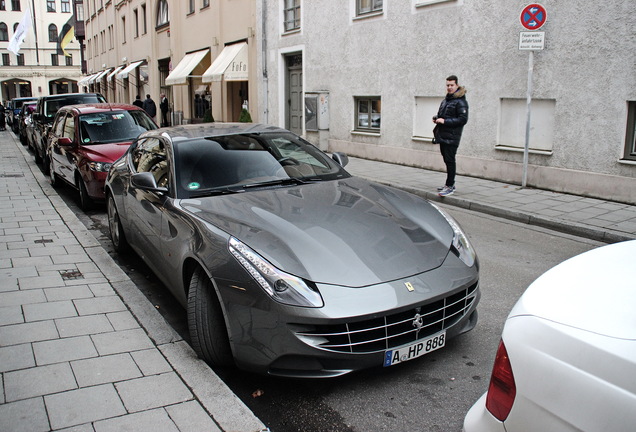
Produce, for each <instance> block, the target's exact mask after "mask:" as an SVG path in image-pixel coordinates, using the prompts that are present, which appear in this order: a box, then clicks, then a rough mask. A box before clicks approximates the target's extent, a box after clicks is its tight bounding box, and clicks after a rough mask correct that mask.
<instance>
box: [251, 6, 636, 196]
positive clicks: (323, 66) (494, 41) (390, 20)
mask: <svg viewBox="0 0 636 432" xmlns="http://www.w3.org/2000/svg"><path fill="white" fill-rule="evenodd" d="M283 3H284V2H283V1H282V0H279V1H274V2H267V5H266V6H265V7H266V16H267V17H268V18H267V28H266V30H267V31H266V33H267V35H268V38H267V41H266V43H267V48H266V51H265V56H266V59H265V60H266V67H267V71H268V78H269V79H268V87H269V91H268V98H267V101H266V102H265V101H264V103H266V104H267V105H266V106H264V107H263V108H262V110H263V111H264V112H267V113H268V114H269V122H270V123H274V124H278V125H284V122H285V119H284V115H285V114H284V113H285V103H286V100H285V97H284V94H285V92H284V86H285V85H286V84H285V82H284V75H285V70H284V69H285V67H284V63H283V62H282V61H281V58H282V56H283V54H284V53H285V52H286V51H287V50H289V49H295V48H294V47H302V52H303V81H304V91H305V92H314V91H327V92H328V94H329V130H328V131H320V132H311V131H307V132H306V135H307V137H308V139H310V140H312V141H313V142H315V143H317V144H321V143H323V142H324V141H325V139H326V141H327V142H328V147H329V149H330V150H332V151H336V150H337V151H346V152H347V153H349V154H352V155H356V156H360V157H366V158H371V159H378V160H385V161H390V162H396V163H403V164H408V165H413V166H420V167H424V168H432V169H440V170H443V169H444V165H443V162H442V160H441V156H440V155H439V149H438V148H437V146H436V145H434V144H432V143H430V140H429V139H427V138H426V137H421V136H416V135H417V134H421V132H422V129H426V128H427V127H430V128H431V129H432V122H431V120H430V115H427V116H426V117H424V118H418V117H417V116H424V113H426V112H427V110H426V109H422V103H428V104H429V106H435V105H437V104H438V103H439V101H441V99H442V98H443V96H444V94H445V78H446V77H447V76H448V75H451V74H455V75H457V76H458V77H459V83H460V85H463V86H466V88H467V89H468V94H467V99H468V102H469V104H470V118H469V122H468V124H467V126H466V127H465V129H464V135H463V138H462V142H461V145H460V147H459V153H458V172H459V173H460V174H464V175H471V176H477V177H485V178H492V179H496V180H503V181H507V182H513V183H520V182H521V179H522V171H523V170H522V165H523V164H522V161H523V151H522V149H521V148H518V146H519V144H520V143H523V139H522V137H519V134H520V133H522V134H523V133H524V132H525V115H526V114H525V101H526V92H527V87H528V65H529V64H528V59H529V52H528V51H520V50H519V46H518V44H519V33H520V32H521V31H526V30H525V29H524V28H523V27H522V26H521V24H520V13H521V10H522V9H523V7H524V6H526V5H527V4H528V3H529V2H523V1H510V0H491V1H481V2H472V1H465V0H456V1H418V0H411V1H395V0H385V1H384V2H383V11H382V13H380V14H377V15H374V16H370V17H368V18H364V19H357V18H356V17H355V4H356V1H355V0H346V1H345V0H343V1H339V2H329V1H306V0H305V1H302V4H301V7H302V24H301V30H300V31H299V32H295V33H291V34H288V35H284V34H283V32H282V16H281V13H282V8H283ZM542 5H543V6H544V7H545V8H546V10H547V13H548V18H547V22H546V24H545V25H544V26H543V27H542V28H541V29H540V30H541V31H544V32H545V40H546V43H545V49H544V50H542V51H536V52H535V53H534V68H533V92H532V98H533V101H534V103H533V113H532V116H533V120H532V123H531V124H532V128H531V135H530V147H531V152H530V155H529V170H528V185H529V186H536V187H540V188H546V189H552V190H558V191H565V192H571V193H577V194H582V195H589V196H599V197H603V198H609V199H615V200H619V201H626V202H630V203H636V164H634V162H630V161H626V160H623V159H624V157H623V156H624V152H625V136H626V128H627V107H628V102H629V101H635V100H636V86H635V83H636V67H635V66H636V49H634V47H636V30H635V29H636V17H635V16H634V13H633V6H634V5H633V2H630V1H627V2H626V1H623V0H610V1H607V2H603V3H598V2H591V1H588V2H583V3H581V2H563V1H561V2H558V1H556V0H546V1H544V2H542ZM299 49H300V48H299ZM356 96H381V98H382V125H381V130H380V133H379V134H361V133H356V132H355V131H354V127H355V125H354V122H355V112H354V111H355V103H354V97H356ZM429 108H430V107H429ZM422 124H424V125H425V126H423V127H422V126H420V125H422ZM511 131H516V132H514V133H511ZM515 136H516V137H517V138H516V139H515ZM325 137H326V138H325ZM520 139H521V141H520ZM533 140H534V141H533ZM515 147H517V148H515ZM459 187H461V185H459Z"/></svg>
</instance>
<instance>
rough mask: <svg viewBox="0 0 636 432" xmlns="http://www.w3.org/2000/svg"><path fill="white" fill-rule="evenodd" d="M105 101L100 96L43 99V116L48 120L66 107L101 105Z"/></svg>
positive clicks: (85, 95) (88, 95)
mask: <svg viewBox="0 0 636 432" xmlns="http://www.w3.org/2000/svg"><path fill="white" fill-rule="evenodd" d="M103 102H106V99H104V97H103V96H102V95H97V94H83V95H77V96H62V97H59V98H52V99H45V100H44V115H46V116H47V117H48V118H49V119H52V118H53V117H55V113H57V110H59V109H60V108H62V107H63V106H66V105H77V104H90V103H103Z"/></svg>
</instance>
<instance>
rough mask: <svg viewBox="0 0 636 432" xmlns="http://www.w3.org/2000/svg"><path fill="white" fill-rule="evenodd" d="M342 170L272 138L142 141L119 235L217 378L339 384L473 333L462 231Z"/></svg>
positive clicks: (121, 182)
mask: <svg viewBox="0 0 636 432" xmlns="http://www.w3.org/2000/svg"><path fill="white" fill-rule="evenodd" d="M347 161H348V159H347V157H346V155H344V154H341V153H335V154H334V155H333V156H332V158H329V157H328V156H327V155H326V154H324V153H323V152H321V151H320V150H318V149H317V148H316V147H314V146H312V145H311V144H309V143H308V142H306V141H304V140H303V139H302V138H300V137H298V136H296V135H294V134H292V133H291V132H289V131H287V130H284V129H280V128H277V127H272V126H265V125H258V124H245V123H242V124H221V123H209V124H205V125H188V126H180V127H174V128H164V129H158V130H155V131H149V132H145V133H143V134H142V135H141V136H140V137H139V138H138V139H137V141H135V142H134V143H133V144H132V145H131V146H130V148H129V149H128V151H127V152H126V153H125V154H124V155H123V156H122V158H120V159H119V160H117V161H116V162H115V163H114V164H113V167H112V169H111V171H110V173H109V175H108V178H107V181H106V186H105V189H106V199H107V208H108V220H109V226H110V231H111V239H112V241H113V244H114V246H115V249H116V250H117V251H123V250H125V249H126V248H127V247H128V246H131V247H132V248H133V249H134V251H135V252H136V253H138V254H139V255H140V256H141V257H142V258H143V259H144V261H145V262H146V263H147V264H148V265H149V266H150V267H151V268H152V270H153V271H154V272H155V273H156V274H157V276H158V277H159V278H160V279H161V280H162V281H163V282H164V283H165V285H166V286H167V287H168V288H169V289H170V290H171V291H172V292H173V294H174V295H175V297H176V298H177V300H178V301H179V302H181V304H183V305H184V306H185V307H186V308H187V311H188V325H189V329H190V334H191V339H192V341H191V343H192V346H193V348H194V349H195V351H196V352H197V353H198V354H199V356H201V357H202V358H203V359H205V360H206V361H207V362H209V363H210V364H211V365H213V366H226V365H236V366H238V367H239V368H242V369H246V370H251V371H254V372H258V373H267V374H272V375H280V376H290V377H332V376H338V375H343V374H346V373H348V372H351V371H354V370H359V369H362V368H369V367H374V366H376V367H382V366H385V367H388V366H393V365H396V364H399V363H402V362H404V361H407V360H411V359H414V358H416V357H419V356H421V355H424V354H426V353H428V352H431V351H433V350H436V349H438V348H442V347H443V346H444V345H445V344H446V341H447V340H448V339H449V338H451V337H454V336H457V335H459V334H461V333H464V332H467V331H469V330H471V329H472V328H473V327H474V326H475V324H476V322H477V311H476V307H477V303H478V301H479V297H480V292H479V269H478V267H479V266H478V261H477V257H476V255H475V252H474V250H473V248H472V246H471V245H470V242H469V241H468V238H467V236H466V234H465V233H464V232H462V230H461V228H460V227H459V225H458V224H457V223H456V222H455V221H454V220H453V219H452V218H451V217H450V216H449V215H447V214H446V213H444V212H443V211H442V210H441V209H439V208H438V207H436V206H434V205H433V204H431V203H429V202H428V201H426V200H424V199H422V198H420V197H417V196H415V195H412V194H409V193H406V192H403V191H400V190H396V189H393V188H390V187H386V186H382V185H379V184H375V183H371V182H368V181H366V180H362V179H359V178H355V177H352V176H351V175H350V174H348V173H347V172H346V171H345V170H344V169H343V166H344V165H346V163H347Z"/></svg>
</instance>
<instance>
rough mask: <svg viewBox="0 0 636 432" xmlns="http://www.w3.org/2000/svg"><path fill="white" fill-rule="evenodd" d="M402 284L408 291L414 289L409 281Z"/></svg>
mask: <svg viewBox="0 0 636 432" xmlns="http://www.w3.org/2000/svg"><path fill="white" fill-rule="evenodd" d="M404 285H405V286H406V289H407V290H409V292H413V291H415V287H414V286H413V284H412V283H411V282H404Z"/></svg>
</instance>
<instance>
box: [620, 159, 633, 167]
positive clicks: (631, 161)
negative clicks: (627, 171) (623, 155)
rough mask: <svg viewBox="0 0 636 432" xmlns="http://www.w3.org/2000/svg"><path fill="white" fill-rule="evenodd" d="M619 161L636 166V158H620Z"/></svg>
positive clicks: (622, 163)
mask: <svg viewBox="0 0 636 432" xmlns="http://www.w3.org/2000/svg"><path fill="white" fill-rule="evenodd" d="M618 163H619V164H621V165H631V166H636V160H631V159H619V160H618Z"/></svg>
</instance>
